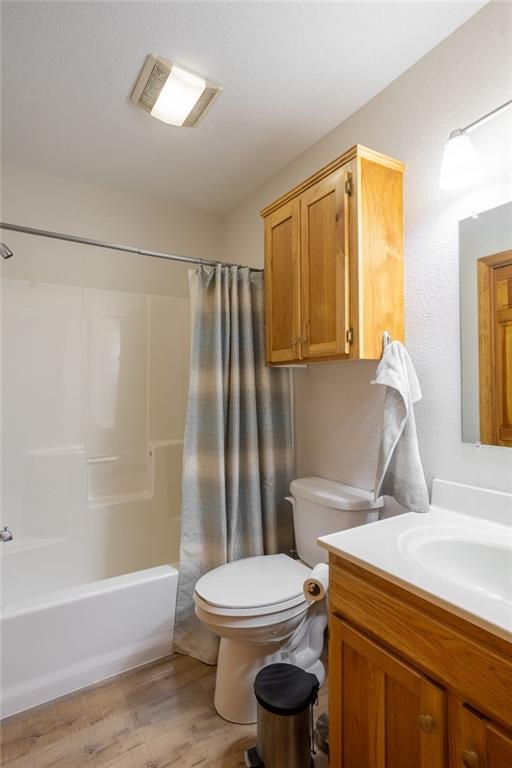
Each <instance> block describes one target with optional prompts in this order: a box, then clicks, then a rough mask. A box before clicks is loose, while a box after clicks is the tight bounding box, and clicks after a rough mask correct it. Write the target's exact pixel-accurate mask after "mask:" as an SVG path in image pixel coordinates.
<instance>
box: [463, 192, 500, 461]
mask: <svg viewBox="0 0 512 768" xmlns="http://www.w3.org/2000/svg"><path fill="white" fill-rule="evenodd" d="M459 274H460V327H461V351H462V440H463V442H471V443H483V444H486V445H502V446H508V447H510V448H512V202H510V203H506V204H505V205H500V206H498V207H497V208H492V209H490V210H488V211H484V212H483V213H480V214H478V215H477V216H476V215H475V216H474V217H471V218H469V219H464V220H463V221H461V222H460V223H459Z"/></svg>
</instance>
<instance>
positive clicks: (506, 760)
mask: <svg viewBox="0 0 512 768" xmlns="http://www.w3.org/2000/svg"><path fill="white" fill-rule="evenodd" d="M449 732H450V748H449V753H450V760H449V768H512V735H511V734H506V733H505V732H504V731H502V730H501V729H500V728H498V727H497V726H495V725H493V724H492V723H490V722H488V721H487V720H485V719H484V718H483V717H482V716H480V715H478V714H477V713H476V712H474V711H472V710H471V709H470V708H469V707H467V706H466V705H464V704H463V703H462V702H461V701H458V700H457V699H455V698H454V697H450V703H449Z"/></svg>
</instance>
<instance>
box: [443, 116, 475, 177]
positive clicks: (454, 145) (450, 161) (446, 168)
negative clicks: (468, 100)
mask: <svg viewBox="0 0 512 768" xmlns="http://www.w3.org/2000/svg"><path fill="white" fill-rule="evenodd" d="M477 177H478V160H477V157H476V154H475V150H474V148H473V144H472V143H471V139H470V138H469V136H468V135H467V133H464V131H461V130H457V131H453V132H452V133H451V134H450V138H449V139H448V141H447V142H446V144H445V147H444V154H443V163H442V166H441V176H440V178H439V186H440V188H441V189H460V188H461V187H467V186H469V185H470V184H472V183H473V182H474V181H476V179H477Z"/></svg>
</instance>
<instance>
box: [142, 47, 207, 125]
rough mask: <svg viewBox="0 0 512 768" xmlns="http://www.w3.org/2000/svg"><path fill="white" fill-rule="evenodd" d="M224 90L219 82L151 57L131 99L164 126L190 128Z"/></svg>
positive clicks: (159, 58)
mask: <svg viewBox="0 0 512 768" xmlns="http://www.w3.org/2000/svg"><path fill="white" fill-rule="evenodd" d="M221 90H222V87H221V86H220V85H218V84H217V83H213V82H212V81H211V80H207V79H206V78H204V77H202V76H201V75H198V74H196V73H195V72H191V71H190V70H189V69H186V68H185V67H182V66H181V65H179V64H174V63H173V62H172V61H168V60H167V59H164V58H162V57H161V56H155V55H153V54H149V56H148V57H147V58H146V61H145V63H144V66H143V68H142V71H141V73H140V75H139V77H138V80H137V82H136V84H135V88H134V89H133V92H132V95H131V100H132V101H133V102H134V104H137V106H138V107H140V108H141V109H143V110H144V111H145V112H149V113H150V115H151V116H152V117H156V118H157V119H158V120H162V122H164V123H168V124H169V125H176V126H180V127H186V128H191V127H192V126H195V125H197V124H198V122H199V120H200V119H201V118H202V117H203V116H204V114H205V112H206V110H207V109H208V108H209V107H210V106H211V105H212V103H213V102H214V100H215V98H216V97H217V96H218V95H219V93H220V92H221Z"/></svg>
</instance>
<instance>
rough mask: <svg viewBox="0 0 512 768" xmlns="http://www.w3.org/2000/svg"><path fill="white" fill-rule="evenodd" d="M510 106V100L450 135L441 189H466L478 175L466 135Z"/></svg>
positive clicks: (444, 160)
mask: <svg viewBox="0 0 512 768" xmlns="http://www.w3.org/2000/svg"><path fill="white" fill-rule="evenodd" d="M511 105H512V99H509V101H506V102H505V103H504V104H501V105H500V106H499V107H496V109H493V110H492V111H491V112H488V113H487V114H486V115H484V116H483V117H479V118H478V120H475V121H474V122H472V123H470V124H469V125H466V127H465V128H456V129H455V130H454V131H452V132H451V133H450V138H449V139H448V141H447V142H446V144H445V147H444V154H443V163H442V165H441V176H440V178H439V186H440V188H441V189H460V188H461V187H467V186H468V185H469V184H471V182H472V181H475V179H476V178H477V175H478V160H477V157H476V153H475V150H474V147H473V144H472V143H471V139H470V138H469V136H468V134H469V133H471V131H473V130H474V129H475V128H478V127H480V126H481V125H483V124H484V123H487V122H488V120H491V119H492V118H493V117H496V115H499V114H500V113H501V112H503V111H504V110H505V109H508V107H510V106H511Z"/></svg>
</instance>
